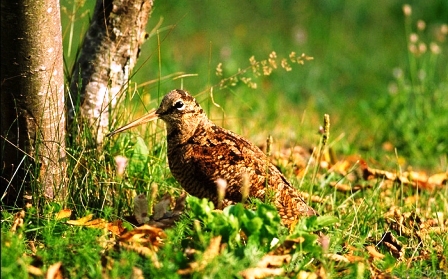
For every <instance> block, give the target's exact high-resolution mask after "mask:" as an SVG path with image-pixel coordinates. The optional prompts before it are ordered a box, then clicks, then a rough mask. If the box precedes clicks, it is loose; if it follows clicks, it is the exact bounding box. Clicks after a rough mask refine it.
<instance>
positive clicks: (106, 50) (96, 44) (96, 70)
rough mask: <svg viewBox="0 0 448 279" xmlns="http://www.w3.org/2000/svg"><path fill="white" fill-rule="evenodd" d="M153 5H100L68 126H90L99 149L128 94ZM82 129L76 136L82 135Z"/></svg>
mask: <svg viewBox="0 0 448 279" xmlns="http://www.w3.org/2000/svg"><path fill="white" fill-rule="evenodd" d="M152 5H153V1H152V0H97V2H96V6H95V11H94V14H93V18H92V23H91V25H90V27H89V29H88V31H87V33H86V35H85V38H84V43H83V46H82V49H81V54H80V56H79V59H78V61H77V62H76V63H75V65H74V70H73V74H72V77H71V84H70V95H71V100H70V101H69V102H68V105H69V118H68V122H69V127H71V126H72V125H71V123H72V121H73V119H74V117H77V119H79V118H80V119H81V123H86V124H88V125H89V127H90V129H91V131H92V135H94V136H95V139H96V143H97V144H98V146H101V143H102V142H103V138H104V135H105V134H106V133H107V132H108V129H109V110H111V109H113V108H114V107H115V104H116V101H117V99H119V98H120V94H121V92H124V91H125V87H126V85H127V82H128V80H129V78H130V72H131V70H132V69H133V67H134V65H135V62H136V60H137V57H138V54H139V51H140V46H141V45H142V43H143V42H144V39H145V37H146V32H145V27H146V23H147V21H148V18H149V15H150V13H151V11H152ZM77 100H80V103H79V107H80V109H79V112H80V115H79V116H78V115H75V111H76V108H77ZM78 117H79V118H78ZM82 129H83V128H82V127H81V128H78V130H77V131H75V132H73V133H82ZM73 136H75V135H73V134H72V137H73Z"/></svg>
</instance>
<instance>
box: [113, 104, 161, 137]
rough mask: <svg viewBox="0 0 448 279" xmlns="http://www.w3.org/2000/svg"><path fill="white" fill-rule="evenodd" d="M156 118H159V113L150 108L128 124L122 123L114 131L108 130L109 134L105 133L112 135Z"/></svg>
mask: <svg viewBox="0 0 448 279" xmlns="http://www.w3.org/2000/svg"><path fill="white" fill-rule="evenodd" d="M157 118H159V115H158V114H157V113H156V110H152V111H150V112H148V113H147V114H145V115H144V116H142V117H140V118H138V119H136V120H134V121H132V122H131V123H129V124H126V125H124V126H123V127H120V128H118V129H116V130H115V131H112V132H110V133H109V134H107V135H106V136H107V137H110V136H113V135H115V134H118V133H121V132H123V131H126V130H128V129H131V128H134V127H137V126H140V125H142V124H145V123H148V122H150V121H153V120H156V119H157Z"/></svg>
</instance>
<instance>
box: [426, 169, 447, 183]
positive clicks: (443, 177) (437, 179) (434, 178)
mask: <svg viewBox="0 0 448 279" xmlns="http://www.w3.org/2000/svg"><path fill="white" fill-rule="evenodd" d="M447 180H448V173H446V172H444V173H437V174H433V175H431V176H430V177H429V178H428V183H429V184H434V185H437V186H444V185H446V183H447Z"/></svg>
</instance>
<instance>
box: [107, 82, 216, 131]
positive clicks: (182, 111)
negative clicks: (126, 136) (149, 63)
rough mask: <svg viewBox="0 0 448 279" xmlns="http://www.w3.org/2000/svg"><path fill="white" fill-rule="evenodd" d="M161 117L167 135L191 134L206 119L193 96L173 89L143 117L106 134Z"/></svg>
mask: <svg viewBox="0 0 448 279" xmlns="http://www.w3.org/2000/svg"><path fill="white" fill-rule="evenodd" d="M158 118H160V119H162V120H163V121H164V122H165V123H166V128H167V134H168V136H170V135H171V136H181V137H182V138H186V137H188V136H191V135H192V134H193V133H194V132H195V131H196V128H197V127H198V125H200V124H201V123H203V124H205V123H206V122H207V121H208V119H207V116H206V114H205V113H204V110H203V109H202V108H201V106H200V105H199V104H198V102H197V101H196V99H195V98H193V97H192V96H191V95H190V94H188V93H187V92H186V91H184V90H180V89H175V90H172V91H171V92H169V93H168V94H166V95H165V97H163V100H162V102H161V103H160V106H159V108H158V109H157V110H155V111H151V112H149V113H147V114H146V115H144V116H143V117H141V118H139V119H137V120H134V121H132V122H131V123H129V124H127V125H125V126H123V127H121V128H118V129H117V130H115V131H113V132H111V133H110V134H109V135H108V136H112V135H114V134H117V133H120V132H123V131H125V130H128V129H130V128H133V127H136V126H139V125H142V124H144V123H147V122H150V121H153V120H155V119H158Z"/></svg>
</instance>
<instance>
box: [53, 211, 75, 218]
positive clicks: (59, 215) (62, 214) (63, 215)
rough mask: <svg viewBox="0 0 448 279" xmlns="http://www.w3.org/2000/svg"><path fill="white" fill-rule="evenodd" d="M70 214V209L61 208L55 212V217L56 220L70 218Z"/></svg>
mask: <svg viewBox="0 0 448 279" xmlns="http://www.w3.org/2000/svg"><path fill="white" fill-rule="evenodd" d="M71 215H72V210H71V209H62V210H61V211H59V212H58V213H57V214H56V216H55V218H56V220H61V219H64V218H70V216H71Z"/></svg>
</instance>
